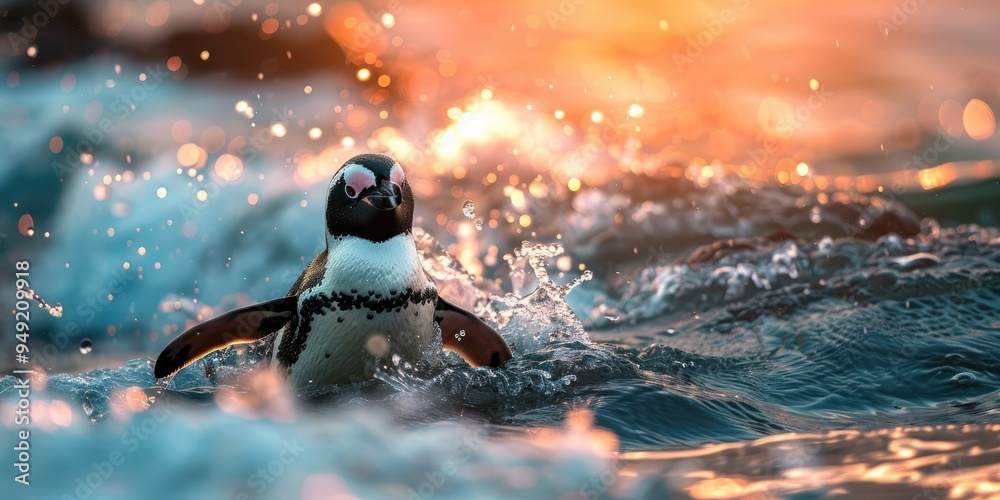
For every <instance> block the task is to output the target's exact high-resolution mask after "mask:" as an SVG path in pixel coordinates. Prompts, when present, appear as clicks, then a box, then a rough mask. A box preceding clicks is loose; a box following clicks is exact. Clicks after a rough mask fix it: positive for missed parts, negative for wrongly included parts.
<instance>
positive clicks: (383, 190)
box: [362, 180, 403, 210]
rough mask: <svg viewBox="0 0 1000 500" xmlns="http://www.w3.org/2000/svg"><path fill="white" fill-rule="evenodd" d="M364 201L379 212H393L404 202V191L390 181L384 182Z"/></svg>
mask: <svg viewBox="0 0 1000 500" xmlns="http://www.w3.org/2000/svg"><path fill="white" fill-rule="evenodd" d="M362 201H364V202H365V203H368V204H369V205H371V206H373V207H375V208H377V209H379V210H392V209H394V208H396V207H398V206H399V204H400V203H402V201H403V190H402V188H400V187H399V186H397V185H396V184H393V183H392V182H390V181H388V180H383V181H382V182H380V183H379V185H378V187H376V188H375V189H374V190H373V191H371V192H369V193H368V194H367V195H366V196H365V197H364V198H362Z"/></svg>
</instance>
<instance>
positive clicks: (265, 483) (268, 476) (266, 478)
mask: <svg viewBox="0 0 1000 500" xmlns="http://www.w3.org/2000/svg"><path fill="white" fill-rule="evenodd" d="M281 444H282V447H281V451H279V452H278V457H277V458H275V459H274V460H271V461H270V462H268V463H267V465H265V466H264V467H260V468H258V469H257V472H254V473H253V474H250V477H248V478H247V486H249V487H250V488H253V492H254V495H256V496H251V495H250V494H249V493H246V492H241V493H240V494H238V495H236V500H251V499H252V498H257V497H259V496H260V495H263V494H264V492H265V491H267V489H268V488H269V487H270V486H271V485H272V484H274V482H275V481H277V480H278V478H279V477H281V475H282V474H284V473H285V470H286V467H288V466H290V465H292V464H293V463H295V461H296V460H298V459H299V456H300V455H302V452H304V451H306V447H304V446H299V442H298V440H295V439H293V440H292V441H291V442H289V441H288V440H285V441H284V442H282V443H281Z"/></svg>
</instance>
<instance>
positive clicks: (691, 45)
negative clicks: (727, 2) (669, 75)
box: [673, 0, 750, 73]
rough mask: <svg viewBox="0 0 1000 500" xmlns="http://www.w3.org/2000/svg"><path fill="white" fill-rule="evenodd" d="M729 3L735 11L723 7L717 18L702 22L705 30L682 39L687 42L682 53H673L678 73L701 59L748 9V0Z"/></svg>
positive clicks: (735, 0) (733, 0)
mask: <svg viewBox="0 0 1000 500" xmlns="http://www.w3.org/2000/svg"><path fill="white" fill-rule="evenodd" d="M731 1H732V3H733V4H734V5H735V10H734V9H732V8H729V7H725V8H723V9H722V10H720V11H719V15H718V16H716V17H714V18H712V19H710V20H708V21H704V22H702V25H703V26H704V27H705V29H703V30H701V31H699V32H698V33H697V34H695V35H694V36H690V35H689V36H687V37H685V38H684V40H685V41H686V42H687V45H686V46H685V47H684V51H683V52H678V51H674V54H673V60H674V66H676V67H677V72H678V73H684V68H685V67H687V66H690V65H691V64H692V63H693V62H694V61H695V59H698V58H699V57H701V56H702V55H703V54H704V53H705V50H707V49H708V48H709V47H710V46H712V44H714V43H715V41H716V40H718V39H719V38H720V37H721V36H722V35H723V34H724V33H725V32H726V29H727V28H728V27H729V26H731V25H732V24H734V23H735V22H736V19H737V17H738V16H740V15H742V14H743V13H745V12H746V10H747V8H749V7H750V0H731Z"/></svg>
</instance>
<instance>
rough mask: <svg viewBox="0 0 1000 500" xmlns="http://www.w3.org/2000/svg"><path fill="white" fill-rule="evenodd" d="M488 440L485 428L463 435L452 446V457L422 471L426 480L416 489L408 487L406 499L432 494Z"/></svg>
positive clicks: (410, 499)
mask: <svg viewBox="0 0 1000 500" xmlns="http://www.w3.org/2000/svg"><path fill="white" fill-rule="evenodd" d="M488 440H489V433H487V432H486V429H482V428H480V429H477V430H475V431H473V432H470V433H469V434H467V435H465V436H464V437H463V438H462V439H461V440H460V441H459V442H457V443H455V445H454V446H452V455H454V459H451V460H444V461H442V462H441V464H440V465H438V467H437V468H436V469H434V470H432V471H430V472H425V473H424V478H426V480H425V481H424V482H422V483H420V485H419V486H417V489H413V488H410V491H409V495H408V496H407V499H408V500H426V499H428V498H431V497H432V496H434V494H435V493H437V492H438V491H440V490H441V488H443V487H444V485H445V484H446V483H447V482H448V478H449V477H451V476H454V475H455V474H457V473H458V470H459V469H460V468H461V467H462V466H463V465H465V464H466V463H468V462H469V460H472V454H473V453H475V452H476V451H477V450H479V449H481V448H482V447H483V446H485V445H486V442H487V441H488Z"/></svg>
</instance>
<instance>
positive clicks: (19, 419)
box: [14, 260, 32, 485]
mask: <svg viewBox="0 0 1000 500" xmlns="http://www.w3.org/2000/svg"><path fill="white" fill-rule="evenodd" d="M30 267H31V265H30V264H29V263H28V261H24V260H22V261H18V262H17V263H15V264H14V269H15V270H14V279H15V286H16V291H15V292H14V298H15V299H16V302H15V303H14V336H15V337H16V338H17V342H16V343H15V344H14V360H15V361H17V364H15V369H14V378H15V380H16V385H15V386H14V387H15V389H16V390H17V395H18V400H17V406H16V407H15V408H14V413H15V415H14V425H15V426H20V427H19V428H17V429H16V431H15V432H17V436H16V439H15V440H14V441H15V442H16V443H17V444H16V445H15V446H14V453H15V457H14V467H15V468H16V469H17V472H16V473H15V474H14V481H17V482H19V483H21V484H24V485H28V484H30V481H29V477H30V475H31V465H30V460H31V445H30V444H29V441H28V439H29V438H30V437H31V431H30V430H29V429H28V425H29V424H31V400H30V399H29V396H30V395H31V386H30V384H31V373H32V370H30V369H25V368H18V367H19V366H27V365H28V359H29V358H28V337H30V335H31V334H30V331H29V330H30V325H29V322H30V320H31V311H29V310H28V309H29V308H30V305H31V304H30V303H29V302H28V299H29V298H30V295H29V293H30V292H29V291H28V290H30V289H31V288H30V286H29V283H28V277H29V276H30V273H29V272H28V269H29V268H30Z"/></svg>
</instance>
